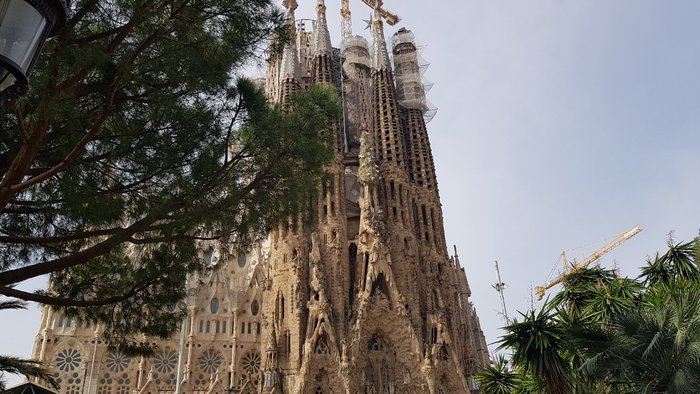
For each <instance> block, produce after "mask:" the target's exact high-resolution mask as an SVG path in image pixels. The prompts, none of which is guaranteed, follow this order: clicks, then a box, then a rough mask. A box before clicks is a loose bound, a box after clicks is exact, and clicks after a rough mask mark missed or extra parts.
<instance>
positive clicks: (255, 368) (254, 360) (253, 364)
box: [242, 352, 260, 375]
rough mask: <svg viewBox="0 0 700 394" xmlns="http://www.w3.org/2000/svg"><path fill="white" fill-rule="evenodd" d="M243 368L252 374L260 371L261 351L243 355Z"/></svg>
mask: <svg viewBox="0 0 700 394" xmlns="http://www.w3.org/2000/svg"><path fill="white" fill-rule="evenodd" d="M242 364H243V369H245V371H246V372H247V373H248V374H250V375H254V374H257V373H259V372H260V353H258V352H248V353H246V355H245V356H243V361H242Z"/></svg>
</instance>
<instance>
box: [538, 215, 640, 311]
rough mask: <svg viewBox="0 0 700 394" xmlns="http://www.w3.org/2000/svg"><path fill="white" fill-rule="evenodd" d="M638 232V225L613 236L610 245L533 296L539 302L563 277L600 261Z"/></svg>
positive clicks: (565, 271) (576, 265)
mask: <svg viewBox="0 0 700 394" xmlns="http://www.w3.org/2000/svg"><path fill="white" fill-rule="evenodd" d="M640 231H642V228H641V227H639V225H636V226H634V227H632V228H631V229H630V230H628V231H626V232H624V233H620V234H617V235H616V236H615V238H614V239H613V240H612V241H611V242H610V243H608V244H607V245H605V246H603V247H602V248H600V249H598V250H597V251H595V252H594V253H593V254H592V255H590V256H588V257H586V258H585V259H583V260H581V262H579V263H576V264H573V265H572V266H571V268H570V269H569V270H566V269H565V270H564V273H562V274H561V275H559V277H557V278H556V279H554V280H552V281H550V282H548V283H547V284H546V285H544V286H538V287H535V295H536V296H537V299H538V300H541V299H542V297H544V293H545V292H546V291H547V290H549V289H551V288H552V287H554V286H556V285H558V284H559V283H561V282H562V281H563V280H564V277H565V276H567V275H569V274H572V273H574V272H576V271H578V270H580V269H581V268H586V267H588V265H590V264H591V263H592V262H594V261H597V260H598V259H600V258H601V257H603V255H604V254H606V253H608V252H609V251H611V250H613V249H615V248H616V247H618V246H620V244H622V243H623V242H625V241H627V240H628V239H630V238H632V237H633V236H635V235H637V233H639V232H640ZM562 256H563V259H564V264H566V265H568V262H567V261H566V254H564V253H562Z"/></svg>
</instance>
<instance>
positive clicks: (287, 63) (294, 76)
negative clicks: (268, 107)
mask: <svg viewBox="0 0 700 394" xmlns="http://www.w3.org/2000/svg"><path fill="white" fill-rule="evenodd" d="M283 4H284V6H285V7H287V23H288V24H289V37H288V39H289V41H288V42H287V43H286V44H285V45H284V50H283V51H282V61H281V64H280V82H281V89H280V91H279V95H280V97H279V99H280V101H282V102H284V101H285V100H286V99H287V97H289V96H290V95H291V94H294V93H295V92H296V91H297V90H298V88H299V79H300V75H301V71H300V67H299V54H298V52H297V47H296V36H297V32H296V28H295V26H294V24H295V17H294V10H296V8H297V1H296V0H285V1H284V2H283Z"/></svg>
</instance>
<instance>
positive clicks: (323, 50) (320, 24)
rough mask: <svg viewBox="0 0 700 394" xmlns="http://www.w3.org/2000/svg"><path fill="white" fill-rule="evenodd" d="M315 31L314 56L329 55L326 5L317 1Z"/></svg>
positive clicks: (329, 40)
mask: <svg viewBox="0 0 700 394" xmlns="http://www.w3.org/2000/svg"><path fill="white" fill-rule="evenodd" d="M316 14H317V15H316V31H315V35H314V56H319V55H330V54H331V48H332V47H331V35H330V33H329V32H328V22H327V21H326V3H325V2H324V1H323V0H318V2H317V3H316Z"/></svg>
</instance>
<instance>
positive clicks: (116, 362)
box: [105, 352, 131, 372]
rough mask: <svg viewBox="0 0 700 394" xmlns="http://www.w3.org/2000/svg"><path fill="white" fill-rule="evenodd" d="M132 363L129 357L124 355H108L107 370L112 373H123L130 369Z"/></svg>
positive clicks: (117, 353)
mask: <svg viewBox="0 0 700 394" xmlns="http://www.w3.org/2000/svg"><path fill="white" fill-rule="evenodd" d="M130 361H131V360H130V359H129V357H127V356H125V355H124V353H122V352H115V353H110V354H108V355H107V359H106V360H105V364H107V368H108V369H109V370H110V371H112V372H122V371H124V370H125V369H127V368H128V367H129V362H130Z"/></svg>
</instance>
